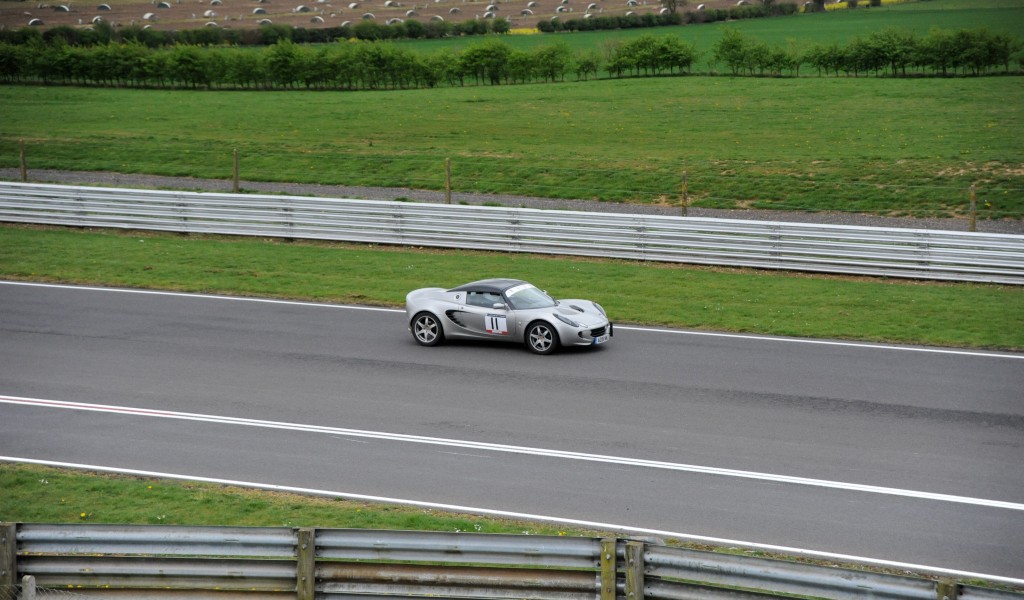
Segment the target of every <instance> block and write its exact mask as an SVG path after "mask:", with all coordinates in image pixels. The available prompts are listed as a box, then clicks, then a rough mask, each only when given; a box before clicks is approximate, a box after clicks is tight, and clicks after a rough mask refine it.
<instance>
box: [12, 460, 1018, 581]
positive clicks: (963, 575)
mask: <svg viewBox="0 0 1024 600" xmlns="http://www.w3.org/2000/svg"><path fill="white" fill-rule="evenodd" d="M0 462H8V463H27V464H34V465H44V466H49V467H61V468H67V469H83V470H89V471H99V472H105V473H116V474H120V475H133V476H137V477H159V478H162V479H176V480H182V481H197V482H202V483H214V484H219V485H232V486H238V487H246V488H254V489H261V490H269V491H276V492H291V493H295V494H307V495H315V496H327V497H331V498H343V499H345V500H358V501H365V502H383V503H389V504H402V505H405V506H415V507H420V508H432V509H437V510H444V511H452V512H460V513H468V514H477V515H487V516H494V517H503V518H511V519H523V520H527V521H539V522H545V523H558V524H564V525H574V526H577V527H586V528H588V529H597V530H599V531H619V532H624V533H630V534H640V535H656V536H661V537H671V538H678V539H683V540H689V541H694V542H702V543H710V544H716V545H725V546H742V547H745V548H752V549H758V550H767V551H770V552H779V553H782V554H795V555H801V556H808V557H814V558H822V559H827V560H833V561H845V562H853V563H861V564H867V565H874V566H878V567H885V568H892V569H903V570H907V571H915V572H922V573H930V574H935V575H943V576H951V577H956V578H959V579H983V580H986V581H991V582H998V583H1004V584H1009V585H1024V579H1014V578H1012V577H1004V576H1002V575H987V574H984V573H973V572H969V571H957V570H955V569H947V568H944V567H930V566H925V565H918V564H913V563H903V562H896V561H890V560H884V559H877V558H867V557H863V556H853V555H849V554H837V553H834V552H823V551H820V550H807V549H804V548H791V547H789V546H776V545H774V544H761V543H757V542H748V541H743V540H732V539H727V538H716V537H709V536H704V535H695V534H690V533H681V532H676V531H664V530H661V529H647V528H644V527H632V526H629V525H616V524H614V523H600V522H596V521H583V520H580V519H569V518H562V517H550V516H545V515H535V514H530V513H519V512H510V511H504V510H496V509H490V508H479V507H473V506H459V505H455V504H441V503H437V502H424V501H420V500H408V499H403V498H388V497H383V496H368V495H364V494H352V493H347V492H336V491H331V490H319V489H312V488H302V487H293V486H286V485H275V484H270V483H256V482H252V481H237V480H232V479H218V478H213V477H200V476H196V475H182V474H178V473H161V472H157V471H141V470H137V469H124V468H118V467H105V466H99V465H84V464H78V463H67V462H58V461H51V460H39V459H33V458H19V457H16V456H0Z"/></svg>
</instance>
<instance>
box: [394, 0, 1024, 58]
mask: <svg viewBox="0 0 1024 600" xmlns="http://www.w3.org/2000/svg"><path fill="white" fill-rule="evenodd" d="M696 4H697V2H696V1H693V2H690V7H689V9H692V8H693V7H694V6H696ZM726 27H732V28H735V29H737V30H739V31H742V32H743V33H744V34H746V35H750V36H754V37H756V38H757V39H759V40H763V41H765V42H769V43H772V44H785V43H787V42H789V41H790V40H792V41H794V42H795V43H797V44H800V45H811V44H814V43H828V42H833V41H838V42H847V41H849V40H851V39H853V38H855V37H857V36H865V35H868V34H870V33H871V32H872V31H878V30H880V29H885V28H886V27H899V28H903V29H907V30H910V31H913V32H915V33H918V34H921V35H924V34H927V33H928V31H929V30H931V29H932V28H933V27H937V28H940V29H961V28H974V27H987V28H989V29H991V30H992V31H1001V32H1005V33H1008V34H1011V35H1017V36H1024V0H977V2H973V1H971V0H930V1H925V2H910V3H907V4H898V5H891V6H886V7H883V8H868V9H864V8H861V9H857V10H841V11H832V12H829V13H827V14H822V13H818V14H799V15H794V16H790V17H777V18H771V19H750V20H745V21H733V22H728V23H709V24H703V25H686V26H681V27H658V28H653V29H625V30H618V31H595V32H578V33H569V34H545V35H518V36H516V35H514V36H505V37H504V38H503V39H504V40H505V41H506V42H508V43H509V44H510V45H512V46H514V47H517V48H533V47H536V46H543V45H545V44H550V43H551V42H552V41H554V40H558V41H561V42H565V43H567V44H568V45H569V46H571V47H573V48H576V49H586V48H595V47H600V46H601V44H602V43H604V42H605V41H607V40H614V39H624V40H625V39H632V38H635V37H638V36H640V35H644V34H645V33H646V34H650V33H653V34H655V35H665V34H674V35H678V36H679V37H680V38H682V39H685V40H688V41H690V42H693V43H694V44H696V45H697V48H698V49H702V50H704V51H707V52H710V50H711V48H713V47H714V44H715V42H717V41H718V39H719V38H720V37H721V35H722V29H724V28H726ZM474 41H475V40H474V38H471V37H470V38H455V39H444V40H424V41H407V42H402V43H404V44H407V45H410V46H411V47H413V48H417V49H422V50H423V51H424V52H430V51H434V50H436V49H440V48H462V47H464V46H466V45H468V44H472V43H474ZM701 68H702V69H703V65H701Z"/></svg>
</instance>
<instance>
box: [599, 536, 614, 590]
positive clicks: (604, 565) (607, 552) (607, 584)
mask: <svg viewBox="0 0 1024 600" xmlns="http://www.w3.org/2000/svg"><path fill="white" fill-rule="evenodd" d="M617 543H618V540H616V539H615V538H606V539H603V540H601V600H615V586H616V583H615V571H616V568H615V559H616V556H615V546H616V544H617Z"/></svg>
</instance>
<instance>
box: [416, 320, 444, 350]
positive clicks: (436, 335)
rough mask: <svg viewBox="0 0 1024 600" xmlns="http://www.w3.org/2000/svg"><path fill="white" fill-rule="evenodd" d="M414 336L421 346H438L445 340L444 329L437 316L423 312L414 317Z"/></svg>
mask: <svg viewBox="0 0 1024 600" xmlns="http://www.w3.org/2000/svg"><path fill="white" fill-rule="evenodd" d="M412 337H413V338H414V339H415V340H416V343H417V344H419V345H420V346H436V345H438V344H440V343H441V342H442V341H444V331H443V330H442V329H441V322H440V321H438V320H437V317H435V316H434V315H432V314H430V313H428V312H421V313H419V314H417V315H416V316H415V317H413V319H412Z"/></svg>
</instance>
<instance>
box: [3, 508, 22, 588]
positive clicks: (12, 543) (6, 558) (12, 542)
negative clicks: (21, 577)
mask: <svg viewBox="0 0 1024 600" xmlns="http://www.w3.org/2000/svg"><path fill="white" fill-rule="evenodd" d="M17 528H18V526H17V525H16V524H15V523H0V587H13V586H14V585H15V584H16V583H17V577H18V562H17V559H18V542H17V537H16V534H17Z"/></svg>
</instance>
